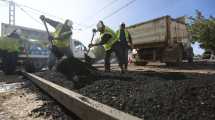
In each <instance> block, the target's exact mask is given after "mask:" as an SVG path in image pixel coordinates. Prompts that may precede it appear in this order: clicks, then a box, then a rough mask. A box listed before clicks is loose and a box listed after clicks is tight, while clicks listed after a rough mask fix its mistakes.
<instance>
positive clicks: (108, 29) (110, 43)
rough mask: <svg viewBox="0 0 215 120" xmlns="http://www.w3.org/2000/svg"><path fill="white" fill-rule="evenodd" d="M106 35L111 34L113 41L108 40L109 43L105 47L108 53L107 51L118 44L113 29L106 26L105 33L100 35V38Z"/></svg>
mask: <svg viewBox="0 0 215 120" xmlns="http://www.w3.org/2000/svg"><path fill="white" fill-rule="evenodd" d="M105 34H110V35H111V39H110V40H108V42H107V43H105V44H104V45H103V47H104V49H105V51H107V50H110V49H111V48H112V46H113V44H114V43H115V42H116V40H115V33H114V31H113V30H112V29H110V28H109V27H106V26H105V30H104V32H103V33H100V38H102V37H103V36H104V35H105Z"/></svg>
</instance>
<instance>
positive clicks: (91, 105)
mask: <svg viewBox="0 0 215 120" xmlns="http://www.w3.org/2000/svg"><path fill="white" fill-rule="evenodd" d="M23 74H24V75H25V76H26V77H28V78H29V79H30V80H32V81H33V82H34V83H35V84H36V85H37V86H39V87H40V88H41V89H43V90H44V91H45V92H47V93H48V94H49V95H50V96H52V97H53V98H54V99H56V100H57V101H58V102H59V103H60V104H62V105H63V106H65V107H66V108H67V109H68V110H69V111H71V112H72V113H74V114H76V115H77V116H78V117H80V118H81V119H82V120H143V119H140V118H137V117H135V116H132V115H129V114H127V113H124V112H122V111H119V110H117V109H115V108H111V107H109V106H107V105H104V104H101V103H99V102H97V101H94V100H92V99H90V98H88V97H85V96H82V95H80V94H78V93H76V92H73V91H71V90H68V89H66V88H64V87H61V86H59V85H57V84H54V83H52V82H50V81H47V80H45V79H43V78H40V77H38V76H36V75H33V74H30V73H26V72H23Z"/></svg>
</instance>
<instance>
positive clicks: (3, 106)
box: [0, 72, 78, 120]
mask: <svg viewBox="0 0 215 120" xmlns="http://www.w3.org/2000/svg"><path fill="white" fill-rule="evenodd" d="M0 79H1V83H0V87H3V86H4V85H5V83H9V85H11V84H12V85H13V84H14V83H17V84H18V83H20V82H21V85H22V86H21V87H19V88H16V89H12V90H10V89H7V90H6V91H1V92H0V120H77V119H78V118H77V119H76V117H74V116H73V115H70V113H68V112H67V111H66V110H65V109H64V108H62V107H61V106H60V105H58V104H57V103H56V102H55V101H54V100H53V99H51V98H50V97H49V96H47V95H45V94H44V93H42V92H41V91H40V90H39V89H38V88H37V87H36V86H34V85H33V84H32V83H30V82H29V81H28V80H24V79H23V78H22V77H21V76H18V75H12V76H5V75H3V74H2V73H1V72H0ZM6 85H8V84H6Z"/></svg>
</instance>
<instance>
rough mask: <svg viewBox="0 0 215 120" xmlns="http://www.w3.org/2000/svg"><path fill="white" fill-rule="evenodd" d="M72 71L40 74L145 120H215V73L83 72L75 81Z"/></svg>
mask: <svg viewBox="0 0 215 120" xmlns="http://www.w3.org/2000/svg"><path fill="white" fill-rule="evenodd" d="M64 66H67V65H66V64H65V65H64ZM69 69H71V66H70V67H67V68H66V69H64V70H65V71H64V72H62V73H59V72H54V71H46V72H41V73H37V75H39V76H41V77H43V78H46V79H47V80H50V81H53V82H55V83H57V84H60V85H62V86H64V87H66V88H68V89H71V90H74V91H76V92H78V93H80V94H82V95H84V96H87V97H89V98H91V99H94V100H96V101H99V102H101V103H103V104H106V105H109V106H112V107H114V108H116V109H118V110H121V111H124V112H126V113H129V114H132V115H134V116H137V117H140V118H144V119H145V120H214V119H215V102H214V101H215V87H214V85H215V79H214V77H215V74H194V73H174V72H171V73H168V72H163V73H161V72H155V71H144V72H129V73H127V74H124V75H121V74H120V73H119V72H112V73H104V72H102V71H96V72H95V71H94V73H93V72H92V71H84V72H83V74H77V73H76V75H77V78H76V77H74V75H72V77H71V76H67V74H71V72H68V71H67V70H69ZM90 70H92V69H90ZM80 71H81V70H80ZM65 72H68V73H66V75H65ZM72 73H74V72H72ZM85 73H87V74H85ZM75 86H76V87H75ZM77 86H78V87H77Z"/></svg>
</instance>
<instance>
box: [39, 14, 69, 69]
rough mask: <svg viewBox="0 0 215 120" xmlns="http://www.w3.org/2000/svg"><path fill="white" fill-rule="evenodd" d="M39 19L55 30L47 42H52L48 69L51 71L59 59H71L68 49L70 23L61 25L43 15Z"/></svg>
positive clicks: (66, 22)
mask: <svg viewBox="0 0 215 120" xmlns="http://www.w3.org/2000/svg"><path fill="white" fill-rule="evenodd" d="M40 19H41V20H42V21H45V22H47V23H48V24H49V25H51V26H52V27H53V28H55V32H53V33H52V35H50V36H49V41H52V42H53V45H52V46H51V53H50V55H49V60H48V67H49V69H52V67H53V66H54V65H55V64H56V61H57V60H59V59H61V58H62V57H63V56H67V57H73V53H72V51H71V49H70V37H71V35H72V21H70V20H66V21H65V23H64V24H63V23H60V22H58V21H54V20H51V19H49V18H46V17H45V16H44V15H41V16H40Z"/></svg>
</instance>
